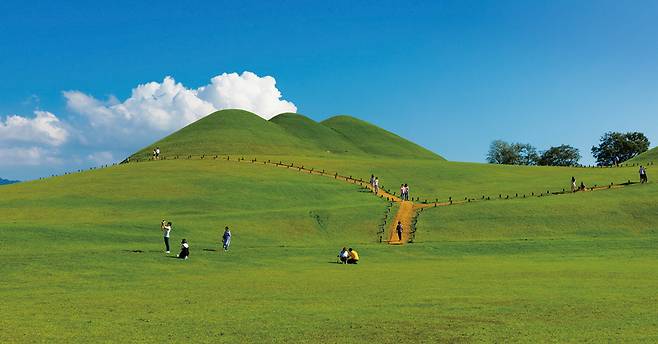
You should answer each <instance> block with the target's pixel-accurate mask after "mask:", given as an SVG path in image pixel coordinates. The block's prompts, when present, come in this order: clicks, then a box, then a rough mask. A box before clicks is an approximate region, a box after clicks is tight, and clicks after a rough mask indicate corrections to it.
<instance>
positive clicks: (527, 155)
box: [512, 143, 539, 165]
mask: <svg viewBox="0 0 658 344" xmlns="http://www.w3.org/2000/svg"><path fill="white" fill-rule="evenodd" d="M512 147H513V148H514V150H515V151H516V152H517V154H518V161H517V165H537V162H538V161H539V154H537V148H535V147H533V146H532V145H531V144H529V143H515V144H513V145H512Z"/></svg>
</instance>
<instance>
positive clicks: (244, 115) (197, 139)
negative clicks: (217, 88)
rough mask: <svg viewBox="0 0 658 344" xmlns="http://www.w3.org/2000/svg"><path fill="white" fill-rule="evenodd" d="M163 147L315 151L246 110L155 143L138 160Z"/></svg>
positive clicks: (166, 151)
mask: <svg viewBox="0 0 658 344" xmlns="http://www.w3.org/2000/svg"><path fill="white" fill-rule="evenodd" d="M156 146H159V147H160V149H161V151H162V154H163V155H165V156H169V157H172V156H174V155H188V154H198V155H201V154H207V155H215V154H225V155H226V154H244V153H250V154H293V155H299V154H306V153H308V152H309V151H311V150H312V148H311V147H307V146H306V145H305V144H304V143H303V142H302V141H300V140H299V139H297V138H296V137H294V136H291V135H289V134H288V133H287V132H286V131H285V130H284V129H282V128H281V127H279V126H278V125H276V124H274V123H271V122H268V121H266V120H264V119H263V118H261V117H259V116H257V115H254V114H252V113H250V112H247V111H243V110H222V111H217V112H215V113H213V114H210V115H208V116H206V117H204V118H202V119H200V120H199V121H197V122H194V123H192V124H190V125H188V126H187V127H185V128H183V129H181V130H179V131H177V132H175V133H173V134H171V135H169V136H167V137H165V138H163V139H162V140H160V141H158V142H155V143H154V144H152V145H149V146H148V147H145V148H143V149H142V150H140V151H139V152H137V153H136V154H135V155H133V158H134V157H137V158H140V159H144V158H148V157H150V156H151V152H152V151H153V148H155V147H156Z"/></svg>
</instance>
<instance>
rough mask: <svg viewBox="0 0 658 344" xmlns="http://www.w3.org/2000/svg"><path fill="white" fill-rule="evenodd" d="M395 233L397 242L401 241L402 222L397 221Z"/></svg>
mask: <svg viewBox="0 0 658 344" xmlns="http://www.w3.org/2000/svg"><path fill="white" fill-rule="evenodd" d="M395 231H396V232H398V241H402V231H403V229H402V222H400V221H398V225H397V227H395Z"/></svg>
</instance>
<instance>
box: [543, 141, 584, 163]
mask: <svg viewBox="0 0 658 344" xmlns="http://www.w3.org/2000/svg"><path fill="white" fill-rule="evenodd" d="M578 160H580V152H579V151H578V148H574V147H571V146H569V145H560V146H557V147H551V148H549V149H548V150H546V151H545V152H543V153H542V154H541V157H539V165H542V166H577V165H578Z"/></svg>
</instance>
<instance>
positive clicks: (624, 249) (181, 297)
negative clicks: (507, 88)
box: [0, 161, 658, 343]
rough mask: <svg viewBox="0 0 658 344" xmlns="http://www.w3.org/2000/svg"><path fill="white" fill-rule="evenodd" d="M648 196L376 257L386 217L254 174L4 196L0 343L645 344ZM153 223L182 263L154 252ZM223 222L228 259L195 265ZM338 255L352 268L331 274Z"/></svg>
mask: <svg viewBox="0 0 658 344" xmlns="http://www.w3.org/2000/svg"><path fill="white" fill-rule="evenodd" d="M620 170H621V169H620ZM601 171H609V172H614V171H619V170H613V169H606V170H601ZM464 185H465V187H466V184H464ZM656 191H657V190H656V184H649V185H648V186H634V187H632V188H629V189H624V190H615V191H608V192H605V191H604V192H598V193H583V194H577V195H569V196H557V197H552V198H551V197H548V198H541V199H539V198H537V199H526V200H513V201H490V202H482V203H479V204H470V205H464V206H454V207H447V208H437V209H429V210H426V211H425V212H424V213H423V214H422V215H421V218H420V219H421V221H420V222H419V226H420V232H419V236H418V240H419V243H418V244H414V245H408V246H405V247H389V246H386V245H380V244H376V243H373V240H374V239H375V233H374V228H375V226H376V224H377V223H378V222H379V219H380V218H381V215H382V214H381V212H382V211H383V209H384V207H385V203H384V202H381V201H378V200H376V199H373V198H372V197H371V196H370V195H369V194H368V193H361V192H359V191H358V189H357V188H355V187H354V186H351V185H348V184H341V183H336V182H335V181H333V180H331V179H330V178H323V177H319V176H310V175H306V174H303V173H298V172H293V171H292V170H287V169H283V168H279V169H277V168H272V167H268V166H263V165H259V164H250V163H235V162H226V161H161V162H147V163H139V164H130V165H121V166H117V167H113V168H110V169H104V170H97V171H93V172H88V173H83V174H77V175H70V176H64V177H58V178H53V179H48V180H44V181H35V182H28V183H22V184H18V185H12V186H7V187H3V188H2V189H0V194H1V196H2V197H0V240H1V241H2V247H3V250H2V253H1V255H2V261H3V262H10V263H7V264H3V265H2V266H1V267H0V275H2V276H3V279H2V281H1V282H0V291H1V292H2V295H3V296H4V300H6V301H5V302H4V304H3V310H4V311H5V312H6V313H7V314H11V315H12V316H11V317H3V318H1V319H0V327H2V328H11V329H12V331H4V332H2V333H0V341H3V342H7V341H9V342H11V341H41V340H43V341H66V340H69V341H71V340H76V341H104V340H107V338H112V340H113V341H120V340H127V341H135V340H137V339H138V340H144V341H148V342H156V341H158V342H162V341H167V342H183V341H197V342H199V341H201V342H204V341H205V342H210V341H212V342H222V341H224V342H235V341H246V340H248V341H253V342H263V341H281V342H284V341H287V342H290V341H294V342H309V343H316V342H335V341H336V340H338V339H344V340H352V341H357V342H363V341H371V342H399V341H405V342H412V341H413V342H418V341H428V342H436V341H477V340H487V341H537V340H546V339H547V338H552V339H554V340H556V341H578V340H591V341H605V340H613V341H615V339H616V341H619V340H620V339H621V338H623V339H624V341H633V340H642V341H652V340H653V341H655V340H657V339H658V337H657V331H656V327H655V321H654V319H656V315H658V314H657V313H658V312H656V310H655V307H653V305H654V304H655V301H656V298H655V292H654V290H655V288H656V287H658V274H657V273H656V272H655V268H654V266H655V259H656V258H658V251H657V250H656V247H657V246H656V243H658V242H657V241H658V240H656V236H655V233H656V228H655V225H654V224H655V223H657V221H656V220H658V219H656V217H657V216H658V214H657V213H656V211H655V202H652V200H655V196H654V195H655V192H656ZM622 205H623V207H621V206H622ZM619 207H621V208H620V209H618V208H619ZM611 209H612V210H611ZM635 209H640V210H641V209H644V211H637V210H635ZM503 213H504V214H505V216H504V217H503V216H501V215H500V214H503ZM162 217H165V218H168V219H172V220H173V221H174V232H173V235H172V236H173V237H172V240H173V241H174V242H176V241H177V240H179V239H180V238H182V237H187V238H188V239H189V240H190V242H191V245H192V258H191V260H190V261H187V262H180V261H177V260H174V259H169V258H166V257H164V256H163V255H162V253H161V249H162V244H161V238H160V233H159V228H158V222H159V220H160V219H161V218H162ZM562 219H564V220H562ZM572 221H573V222H572ZM569 223H573V225H574V226H573V227H570V226H569V225H568V224H569ZM225 224H229V225H232V226H233V229H234V244H233V249H232V251H231V252H230V253H229V254H226V255H225V254H220V253H218V252H214V251H204V249H216V248H218V244H217V240H218V236H219V234H220V231H221V227H223V225H225ZM529 233H536V234H534V235H530V234H529ZM596 236H602V238H601V237H598V238H597V237H596ZM525 239H531V240H525ZM345 243H349V244H351V245H355V247H357V248H359V249H360V252H361V255H362V256H363V262H362V264H360V265H359V266H355V267H352V266H349V267H348V266H340V265H336V264H328V263H329V262H331V261H333V259H334V258H333V257H334V255H335V254H336V252H335V251H336V250H337V248H338V247H340V246H342V245H343V244H345ZM135 249H139V250H143V251H144V252H143V253H132V252H129V251H130V250H135Z"/></svg>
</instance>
